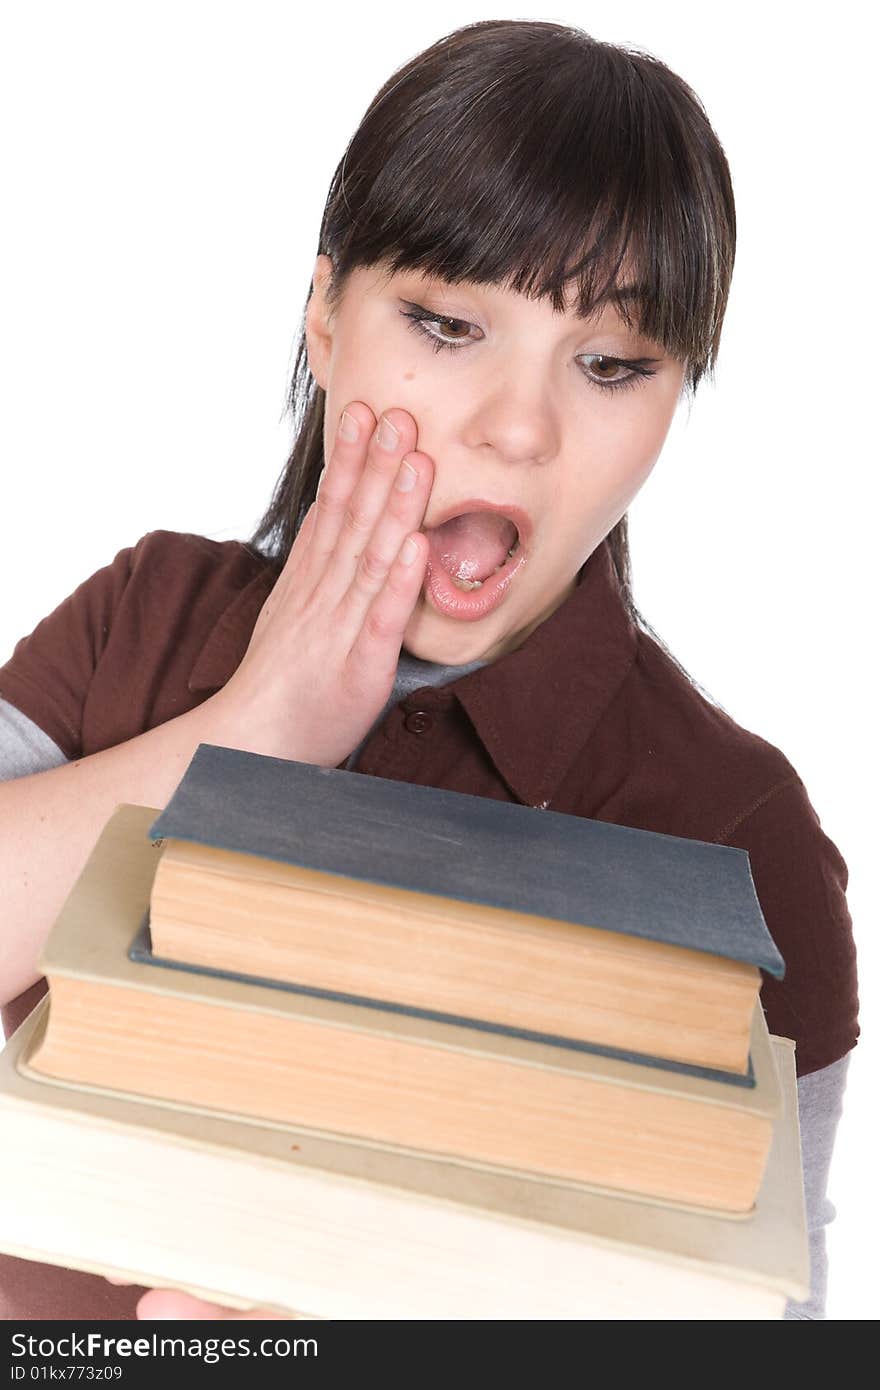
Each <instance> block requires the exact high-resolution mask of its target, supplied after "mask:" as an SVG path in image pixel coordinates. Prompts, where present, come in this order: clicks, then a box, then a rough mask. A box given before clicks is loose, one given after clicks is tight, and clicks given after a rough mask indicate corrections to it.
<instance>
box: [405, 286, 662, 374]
mask: <svg viewBox="0 0 880 1390" xmlns="http://www.w3.org/2000/svg"><path fill="white" fill-rule="evenodd" d="M400 313H401V315H402V317H403V318H405V319H406V320H407V328H410V329H412V331H413V332H414V333H417V334H418V335H419V336H420V337H421V338H423V339H426V340H427V341H428V342H429V343H430V344H431V346H432V348H433V350H434V352H443V351H444V349H447V350H449V351H451V352H458V351H460V350H461V348H462V347H467V346H468V343H467V340H466V339H461V340H459V341H458V342H456V341H454V340H450V339H447V338H441V337H439V336H438V334H436V333H432V332H431V330H430V329H429V328H427V327H426V326H425V325H426V324H429V323H433V324H436V325H437V327H438V328H439V327H440V326H441V325H442V324H444V323H445V324H463V325H464V326H465V327H466V328H470V327H471V326H472V325H471V324H469V323H468V322H467V320H466V319H457V318H452V317H450V316H449V315H447V314H432V313H430V312H429V310H427V309H423V308H422V307H421V306H420V305H419V304H410V306H409V308H408V309H401V310H400ZM585 357H586V358H588V359H590V360H593V361H597V362H601V363H603V364H605V365H606V366H610V367H618V368H622V369H624V370H625V371H627V372H628V373H629V375H628V376H623V377H617V378H616V379H615V380H613V381H609V380H607V379H603V378H601V377H595V376H593V375H591V373H590V371H589V370H588V369H587V368H586V367H581V371H582V372H583V374H584V376H585V377H586V380H587V381H588V383H589V384H590V385H591V386H595V388H596V390H597V391H605V392H610V391H625V390H629V389H630V388H631V387H633V386H640V385H641V384H642V383H643V382H644V381H646V380H647V379H648V378H649V377H652V376H656V375H657V369H656V367H650V366H648V365H647V364H648V362H650V361H651V360H652V359H651V358H626V357H609V356H608V355H607V353H604V352H591V353H582V354H581V359H583V358H585Z"/></svg>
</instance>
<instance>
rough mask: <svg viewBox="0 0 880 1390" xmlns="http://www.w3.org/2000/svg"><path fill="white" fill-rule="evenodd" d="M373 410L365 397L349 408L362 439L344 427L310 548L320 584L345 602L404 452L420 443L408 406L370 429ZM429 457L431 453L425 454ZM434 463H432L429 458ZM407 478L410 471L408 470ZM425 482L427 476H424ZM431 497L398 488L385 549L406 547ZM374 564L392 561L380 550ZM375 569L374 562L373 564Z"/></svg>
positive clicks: (310, 559)
mask: <svg viewBox="0 0 880 1390" xmlns="http://www.w3.org/2000/svg"><path fill="white" fill-rule="evenodd" d="M372 419H373V416H372V413H371V412H369V411H368V410H367V408H366V407H365V406H363V404H362V402H360V401H353V402H351V403H350V404H349V405H347V406H346V408H345V410H344V412H343V416H342V423H343V424H345V422H346V421H348V420H352V421H353V422H354V423H355V424H356V425H357V428H358V437H357V438H356V439H355V438H351V439H346V438H345V437H344V435H343V433H342V429H341V428H340V430H338V431H337V437H336V442H335V445H334V448H333V450H332V452H331V455H330V459H329V461H328V463H327V468H326V471H325V474H324V477H323V479H322V482H321V486H320V489H319V492H318V496H317V498H316V499H315V500H316V514H315V522H314V528H313V531H312V535H311V539H310V542H309V548H308V559H307V567H308V571H309V574H310V575H311V576H312V577H313V578H314V579H317V577H318V576H322V577H321V579H320V583H321V586H322V591H323V594H324V596H325V598H326V600H327V601H328V602H331V603H333V602H337V603H338V602H339V601H340V600H341V599H342V597H343V595H344V594H346V593H347V591H348V589H349V587H350V585H351V583H352V581H353V579H354V577H355V573H356V571H357V567H358V564H359V563H360V561H361V557H362V555H363V553H364V550H365V549H366V548H367V546H368V545H370V544H371V542H372V540H373V535H374V532H375V529H376V526H377V523H378V522H379V521H380V519H381V518H382V517H383V513H384V512H385V509H386V506H387V505H388V503H389V498H390V497H391V494H392V488H393V485H394V482H395V480H396V479H397V478H398V475H399V474H400V471H401V464H402V462H403V459H404V456H405V455H407V454H409V453H410V452H411V451H412V450H413V449H414V448H415V445H416V441H417V430H416V425H415V421H414V420H413V418H412V416H411V415H408V414H407V412H406V411H405V410H401V409H398V408H393V409H391V410H388V411H386V412H385V413H384V415H383V416H382V417H381V418H380V420H379V422H378V424H377V425H376V427H375V428H373V429H371V428H370V423H369V422H370V421H371V420H372ZM423 457H426V456H423ZM428 467H430V463H429V462H428ZM403 472H404V477H406V476H408V470H407V469H404V470H403ZM422 483H423V484H424V477H423V478H422ZM426 502H427V496H426V494H425V493H424V487H423V486H422V487H421V488H419V487H416V488H412V489H410V491H409V492H398V491H396V492H395V494H394V497H393V503H394V507H393V512H392V517H393V520H392V522H391V524H390V526H389V527H387V528H386V529H385V531H384V538H383V541H382V546H383V550H384V551H387V550H388V548H389V547H393V553H394V554H396V552H397V551H398V550H399V549H400V546H401V545H402V544H403V540H404V538H405V536H406V533H407V531H409V530H417V529H418V526H419V523H420V521H421V516H422V514H423V512H424V506H425V504H426ZM370 563H371V565H372V566H376V565H377V564H378V565H379V567H380V568H381V567H383V564H384V570H385V573H387V570H388V563H387V561H384V562H383V558H382V556H380V555H378V554H377V553H376V552H375V551H374V553H373V555H372V559H371V562H370ZM368 569H369V566H368Z"/></svg>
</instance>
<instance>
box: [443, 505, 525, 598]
mask: <svg viewBox="0 0 880 1390" xmlns="http://www.w3.org/2000/svg"><path fill="white" fill-rule="evenodd" d="M510 524H511V526H513V528H514V530H515V531H516V538H515V540H514V542H513V545H512V546H511V547H510V549H509V550H508V551H507V554H506V555H505V556H504V559H503V560H500V561H499V562H498V564H497V565H496V566H495V568H494V569H493V570H492V571H491V573H490V574H487V575H484V577H483V578H482V579H468V578H466V577H465V576H463V575H460V574H454V573H452V571H449V577H450V579H451V580H452V582H453V584H454V585H455V587H456V589H461V590H462V592H463V593H470V591H471V590H472V589H482V587H483V585H484V584H485V582H486V580H487V579H491V578H492V575H495V574H500V573H501V571H502V570H503V569H504V567H505V565H506V564H507V563H508V562H509V561H510V560H515V559H516V556H517V554H518V553H519V530H518V528H517V526H516V524H515V523H514V522H511V523H510Z"/></svg>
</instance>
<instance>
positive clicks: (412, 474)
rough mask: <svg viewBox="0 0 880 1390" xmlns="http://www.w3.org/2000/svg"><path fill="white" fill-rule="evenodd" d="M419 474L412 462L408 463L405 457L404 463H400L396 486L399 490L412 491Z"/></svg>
mask: <svg viewBox="0 0 880 1390" xmlns="http://www.w3.org/2000/svg"><path fill="white" fill-rule="evenodd" d="M418 476H419V475H418V473H417V471H416V470H415V468H413V466H412V464H411V463H407V461H406V459H404V460H403V463H402V464H401V465H400V469H399V471H398V474H397V478H396V480H395V483H394V486H395V487H396V488H397V491H398V492H412V490H413V488H414V487H415V485H416V480H417V478H418Z"/></svg>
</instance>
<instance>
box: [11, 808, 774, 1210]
mask: <svg viewBox="0 0 880 1390" xmlns="http://www.w3.org/2000/svg"><path fill="white" fill-rule="evenodd" d="M154 814H155V813H153V812H151V811H150V810H149V809H148V808H144V807H137V806H122V807H119V808H118V809H117V810H116V812H115V813H114V815H113V816H112V817H111V819H110V821H109V822H108V824H107V826H106V827H105V829H104V831H103V833H102V835H101V837H100V839H99V841H98V844H97V845H96V847H95V849H94V851H93V853H92V855H91V857H90V859H89V861H88V863H87V864H86V866H85V868H84V870H83V873H82V874H81V876H80V878H79V880H78V881H77V883H76V885H75V886H74V888H73V890H72V892H71V894H70V896H69V897H68V900H67V902H66V903H65V905H64V908H63V910H62V912H61V914H60V916H59V918H58V921H57V922H56V924H55V925H54V927H53V929H52V932H51V934H50V936H49V939H48V942H47V944H46V947H45V950H44V952H43V956H42V960H41V965H42V969H43V971H44V972H45V974H46V975H47V976H48V979H49V986H50V998H51V1006H50V1010H49V1020H48V1025H47V1029H46V1034H45V1038H44V1040H43V1041H42V1043H41V1045H40V1047H39V1048H38V1049H37V1051H36V1053H35V1055H34V1057H33V1059H32V1066H33V1068H34V1070H35V1071H39V1072H40V1073H41V1074H42V1075H44V1076H46V1077H49V1078H52V1079H54V1080H61V1081H75V1082H81V1083H85V1084H89V1085H93V1086H100V1087H104V1088H107V1089H111V1090H115V1091H118V1092H120V1093H122V1094H134V1095H136V1096H148V1097H151V1098H153V1099H157V1100H165V1101H173V1102H175V1103H178V1104H184V1105H190V1106H195V1107H202V1108H206V1109H209V1110H210V1109H215V1110H222V1111H225V1112H227V1113H229V1114H231V1115H233V1116H236V1117H237V1116H242V1117H246V1118H250V1119H253V1120H263V1121H267V1122H270V1123H277V1124H287V1125H293V1126H311V1127H314V1128H316V1129H321V1130H325V1131H331V1132H333V1133H339V1134H345V1135H347V1136H348V1137H350V1138H357V1139H363V1140H367V1141H370V1142H376V1143H382V1144H388V1145H393V1146H396V1147H399V1148H401V1149H409V1150H418V1151H423V1152H430V1153H433V1154H435V1155H437V1156H446V1157H449V1158H455V1159H457V1160H460V1161H475V1162H479V1163H483V1164H491V1165H495V1166H497V1167H499V1168H505V1169H516V1170H522V1171H526V1172H531V1173H533V1174H537V1175H540V1176H546V1177H555V1178H561V1179H565V1180H567V1181H576V1182H583V1183H587V1184H590V1185H591V1186H601V1187H609V1188H614V1189H616V1190H620V1191H625V1192H629V1193H631V1194H638V1195H641V1196H648V1197H652V1198H657V1199H660V1200H664V1201H670V1202H681V1203H686V1204H692V1205H697V1206H705V1207H708V1208H712V1209H716V1210H721V1211H727V1212H729V1213H739V1214H742V1213H744V1212H747V1211H749V1210H750V1209H751V1207H752V1206H753V1204H754V1201H755V1196H756V1193H757V1191H758V1188H759V1186H760V1182H761V1177H762V1174H763V1171H764V1166H765V1163H766V1160H767V1154H768V1151H769V1147H770V1139H771V1133H772V1126H773V1120H774V1117H775V1115H776V1113H777V1110H778V1106H779V1082H778V1078H777V1075H776V1067H775V1064H774V1060H773V1055H772V1052H771V1049H770V1044H769V1037H768V1033H767V1025H766V1022H765V1019H764V1014H763V1011H762V1009H761V1007H760V1004H758V1005H757V1006H756V1007H755V1008H754V1010H753V1020H752V1034H751V1063H752V1068H753V1073H754V1084H753V1085H746V1084H742V1082H743V1078H740V1079H739V1081H735V1080H719V1079H717V1078H715V1077H710V1076H707V1075H704V1074H700V1073H695V1071H694V1070H693V1069H686V1068H682V1067H676V1068H669V1067H666V1066H663V1065H648V1064H646V1063H636V1062H634V1061H626V1060H623V1059H621V1058H619V1057H612V1056H607V1055H605V1054H603V1053H596V1052H594V1051H592V1050H590V1049H585V1048H582V1047H576V1046H567V1045H566V1046H556V1045H551V1044H550V1043H544V1042H535V1041H534V1040H532V1039H530V1038H526V1037H520V1036H515V1035H512V1034H510V1033H507V1032H503V1033H499V1032H494V1031H490V1030H485V1029H481V1028H478V1027H475V1026H473V1027H472V1026H466V1025H464V1024H461V1025H458V1024H451V1023H446V1022H440V1021H438V1020H437V1019H434V1018H426V1017H422V1016H418V1015H414V1014H406V1013H400V1012H395V1011H391V1010H385V1009H380V1008H369V1007H365V1006H362V1005H358V1004H352V1003H347V1002H343V1001H341V1000H339V999H332V998H328V997H323V996H310V995H305V994H302V993H299V992H294V991H289V990H285V989H272V988H268V987H266V986H263V985H255V984H253V983H247V982H245V981H242V980H238V979H231V978H225V977H220V976H217V975H213V974H210V973H205V972H204V971H194V970H188V969H167V968H164V967H162V966H157V965H151V964H146V963H144V962H143V961H135V960H131V959H130V958H129V955H128V950H129V947H130V946H131V943H132V941H133V939H134V937H135V936H136V934H137V931H138V928H139V926H140V924H141V921H142V919H143V917H144V914H145V912H146V908H147V905H148V903H149V900H150V891H151V886H152V880H153V874H154V871H155V866H156V864H157V862H158V860H159V854H158V851H157V848H156V847H155V846H154V845H153V844H152V843H151V841H150V839H149V837H148V834H147V830H148V826H149V824H150V821H151V819H152V817H153V815H154ZM253 930H254V932H256V933H258V932H259V930H260V923H259V919H256V920H255V922H254V924H253Z"/></svg>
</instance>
